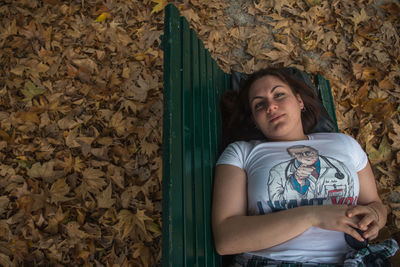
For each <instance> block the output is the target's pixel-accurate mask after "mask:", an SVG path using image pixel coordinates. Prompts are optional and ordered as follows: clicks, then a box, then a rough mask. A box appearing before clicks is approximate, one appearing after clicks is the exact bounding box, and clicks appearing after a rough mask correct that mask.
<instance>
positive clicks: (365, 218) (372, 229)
mask: <svg viewBox="0 0 400 267" xmlns="http://www.w3.org/2000/svg"><path fill="white" fill-rule="evenodd" d="M386 214H387V212H386V207H385V206H384V205H383V204H382V203H380V202H373V203H370V204H368V205H357V206H352V207H349V208H348V210H347V211H346V215H347V216H348V217H349V218H355V217H358V218H360V221H359V222H358V225H357V228H359V229H361V230H362V231H364V234H363V237H364V238H366V239H370V240H372V239H375V238H376V237H377V236H378V234H379V230H380V229H381V228H382V227H383V226H384V225H385V223H386Z"/></svg>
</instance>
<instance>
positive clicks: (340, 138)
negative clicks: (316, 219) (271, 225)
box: [217, 133, 368, 263]
mask: <svg viewBox="0 0 400 267" xmlns="http://www.w3.org/2000/svg"><path fill="white" fill-rule="evenodd" d="M308 138H309V140H301V141H290V142H261V141H250V142H244V141H239V142H235V143H232V144H230V145H229V146H228V147H227V148H226V149H225V150H224V152H223V153H222V154H221V156H220V158H219V159H218V162H217V165H219V164H229V165H234V166H237V167H239V168H241V169H243V170H244V171H245V172H246V174H247V198H248V215H259V214H266V213H269V212H273V211H277V210H282V209H290V208H295V207H298V206H302V205H330V204H356V203H357V199H358V195H359V181H358V176H357V172H359V171H360V170H362V169H363V168H364V167H365V166H366V165H367V162H368V159H367V155H366V154H365V152H364V151H363V149H362V148H361V146H360V145H359V144H358V143H357V142H356V141H355V140H354V139H353V138H351V137H350V136H347V135H345V134H340V133H315V134H310V135H308ZM304 168H306V169H305V170H304ZM294 223H295V222H294ZM348 250H349V247H348V246H347V244H346V242H345V240H344V233H343V232H337V231H328V230H324V229H321V228H318V227H311V228H309V229H308V230H306V231H305V232H304V233H302V234H300V235H299V236H297V237H295V238H293V239H291V240H289V241H287V242H285V243H282V244H280V245H277V246H274V247H271V248H268V249H264V250H259V251H254V252H251V253H244V254H243V255H242V256H243V257H244V258H248V257H249V256H251V255H258V256H263V257H267V258H270V259H275V260H285V261H297V262H318V263H340V262H342V261H343V256H344V254H345V253H346V252H347V251H348Z"/></svg>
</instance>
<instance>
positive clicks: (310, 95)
mask: <svg viewBox="0 0 400 267" xmlns="http://www.w3.org/2000/svg"><path fill="white" fill-rule="evenodd" d="M265 76H275V77H277V78H278V79H280V80H281V81H282V82H284V83H286V84H288V85H289V87H290V89H291V90H292V92H293V93H294V94H295V95H296V94H300V96H301V99H302V100H303V102H304V107H305V111H304V112H302V113H301V121H302V124H303V130H304V133H305V134H309V133H311V130H312V129H313V128H314V126H315V125H316V124H317V120H318V117H319V114H320V108H319V104H318V97H317V95H316V93H315V92H314V90H313V89H312V88H311V87H310V86H308V85H307V84H306V83H304V82H303V81H301V80H298V79H296V78H293V77H292V76H291V75H289V74H287V73H286V72H285V71H284V70H282V69H278V68H266V69H261V70H259V71H256V72H254V73H253V74H251V75H250V76H249V77H248V78H247V79H246V80H245V81H244V82H243V83H242V84H241V87H240V90H239V91H234V90H229V91H227V92H225V93H224V94H223V95H222V98H221V101H220V107H221V115H222V148H225V147H226V146H227V145H228V144H230V143H232V142H235V141H250V140H266V137H265V136H264V134H263V133H262V132H261V131H260V130H258V129H257V128H256V127H255V124H254V122H253V120H252V118H251V116H252V114H251V107H250V104H249V91H250V88H251V86H252V85H253V83H254V82H255V81H257V80H258V79H260V78H262V77H265Z"/></svg>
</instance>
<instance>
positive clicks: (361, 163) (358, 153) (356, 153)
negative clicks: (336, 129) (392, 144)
mask: <svg viewBox="0 0 400 267" xmlns="http://www.w3.org/2000/svg"><path fill="white" fill-rule="evenodd" d="M341 135H342V136H343V137H344V138H345V145H346V147H347V149H348V151H349V153H350V155H351V158H352V159H353V164H354V167H355V169H356V171H357V172H359V171H361V170H362V169H364V168H365V166H367V163H368V156H367V154H366V153H365V151H364V150H363V149H362V147H361V146H360V144H359V143H358V142H357V141H356V140H355V139H354V138H353V137H351V136H348V135H345V134H341Z"/></svg>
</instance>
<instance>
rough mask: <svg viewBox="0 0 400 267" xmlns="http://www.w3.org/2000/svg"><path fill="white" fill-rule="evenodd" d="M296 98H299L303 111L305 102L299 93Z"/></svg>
mask: <svg viewBox="0 0 400 267" xmlns="http://www.w3.org/2000/svg"><path fill="white" fill-rule="evenodd" d="M296 98H297V101H299V104H300V109H303V108H304V102H303V99H302V98H301V96H300V94H299V93H297V94H296Z"/></svg>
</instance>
